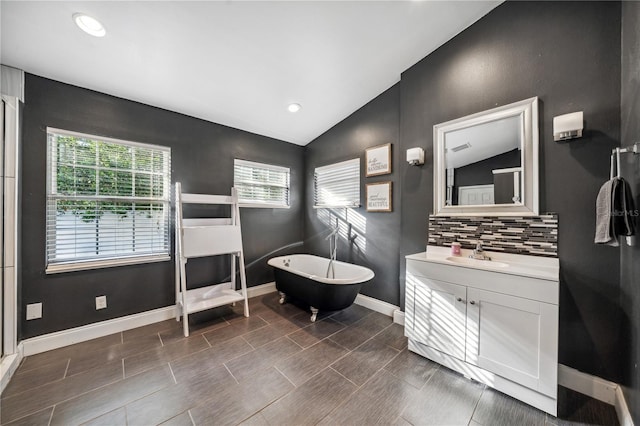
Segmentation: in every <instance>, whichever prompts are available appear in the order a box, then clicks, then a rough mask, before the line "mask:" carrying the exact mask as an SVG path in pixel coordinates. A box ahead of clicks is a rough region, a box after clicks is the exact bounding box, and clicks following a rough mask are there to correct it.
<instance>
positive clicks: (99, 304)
mask: <svg viewBox="0 0 640 426" xmlns="http://www.w3.org/2000/svg"><path fill="white" fill-rule="evenodd" d="M106 307H107V296H98V297H96V310H98V309H105V308H106Z"/></svg>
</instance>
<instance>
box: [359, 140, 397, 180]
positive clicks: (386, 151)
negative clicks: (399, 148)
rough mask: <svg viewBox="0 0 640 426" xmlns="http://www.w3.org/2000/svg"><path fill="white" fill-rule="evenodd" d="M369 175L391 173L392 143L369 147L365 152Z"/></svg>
mask: <svg viewBox="0 0 640 426" xmlns="http://www.w3.org/2000/svg"><path fill="white" fill-rule="evenodd" d="M365 162H366V164H367V174H366V176H367V177H371V176H378V175H386V174H389V173H391V144H390V143H387V144H384V145H379V146H374V147H373V148H367V150H366V154H365Z"/></svg>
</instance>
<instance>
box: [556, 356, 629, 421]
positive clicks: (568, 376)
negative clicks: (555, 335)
mask: <svg viewBox="0 0 640 426" xmlns="http://www.w3.org/2000/svg"><path fill="white" fill-rule="evenodd" d="M558 384H559V385H560V386H564V387H565V388H568V389H571V390H574V391H576V392H579V393H581V394H584V395H587V396H590V397H591V398H594V399H597V400H599V401H602V402H604V403H606V404H609V405H613V406H614V407H615V409H616V414H617V415H618V421H620V425H621V426H634V425H633V419H632V417H631V413H630V412H629V407H628V406H627V401H626V400H625V398H624V393H623V392H622V388H621V387H620V385H619V384H617V383H614V382H610V381H609V380H605V379H602V378H600V377H597V376H592V375H591V374H587V373H583V372H582V371H578V370H576V369H574V368H571V367H567V366H566V365H563V364H558Z"/></svg>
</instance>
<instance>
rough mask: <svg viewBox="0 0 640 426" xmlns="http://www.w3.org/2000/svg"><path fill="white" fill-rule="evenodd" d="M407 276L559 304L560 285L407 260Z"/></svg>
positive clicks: (497, 273)
mask: <svg viewBox="0 0 640 426" xmlns="http://www.w3.org/2000/svg"><path fill="white" fill-rule="evenodd" d="M407 274H412V275H415V276H419V277H425V278H430V279H434V280H439V281H444V282H449V283H452V284H459V285H465V286H467V287H473V288H478V289H481V290H488V291H495V292H498V293H502V294H508V295H512V296H518V297H524V298H527V299H531V300H537V301H540V302H545V303H551V304H554V305H557V304H558V303H559V283H558V282H557V281H549V280H541V279H537V278H531V277H523V276H520V275H512V274H505V273H501V272H492V271H483V270H480V269H473V268H465V267H461V266H453V265H444V264H441V263H435V262H428V261H421V260H415V259H407Z"/></svg>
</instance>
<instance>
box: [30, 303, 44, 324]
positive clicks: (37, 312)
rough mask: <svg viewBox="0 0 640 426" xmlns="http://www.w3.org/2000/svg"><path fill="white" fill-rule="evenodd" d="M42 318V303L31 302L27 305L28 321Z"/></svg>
mask: <svg viewBox="0 0 640 426" xmlns="http://www.w3.org/2000/svg"><path fill="white" fill-rule="evenodd" d="M38 318H42V303H30V304H28V305H27V321H28V320H33V319H38Z"/></svg>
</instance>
